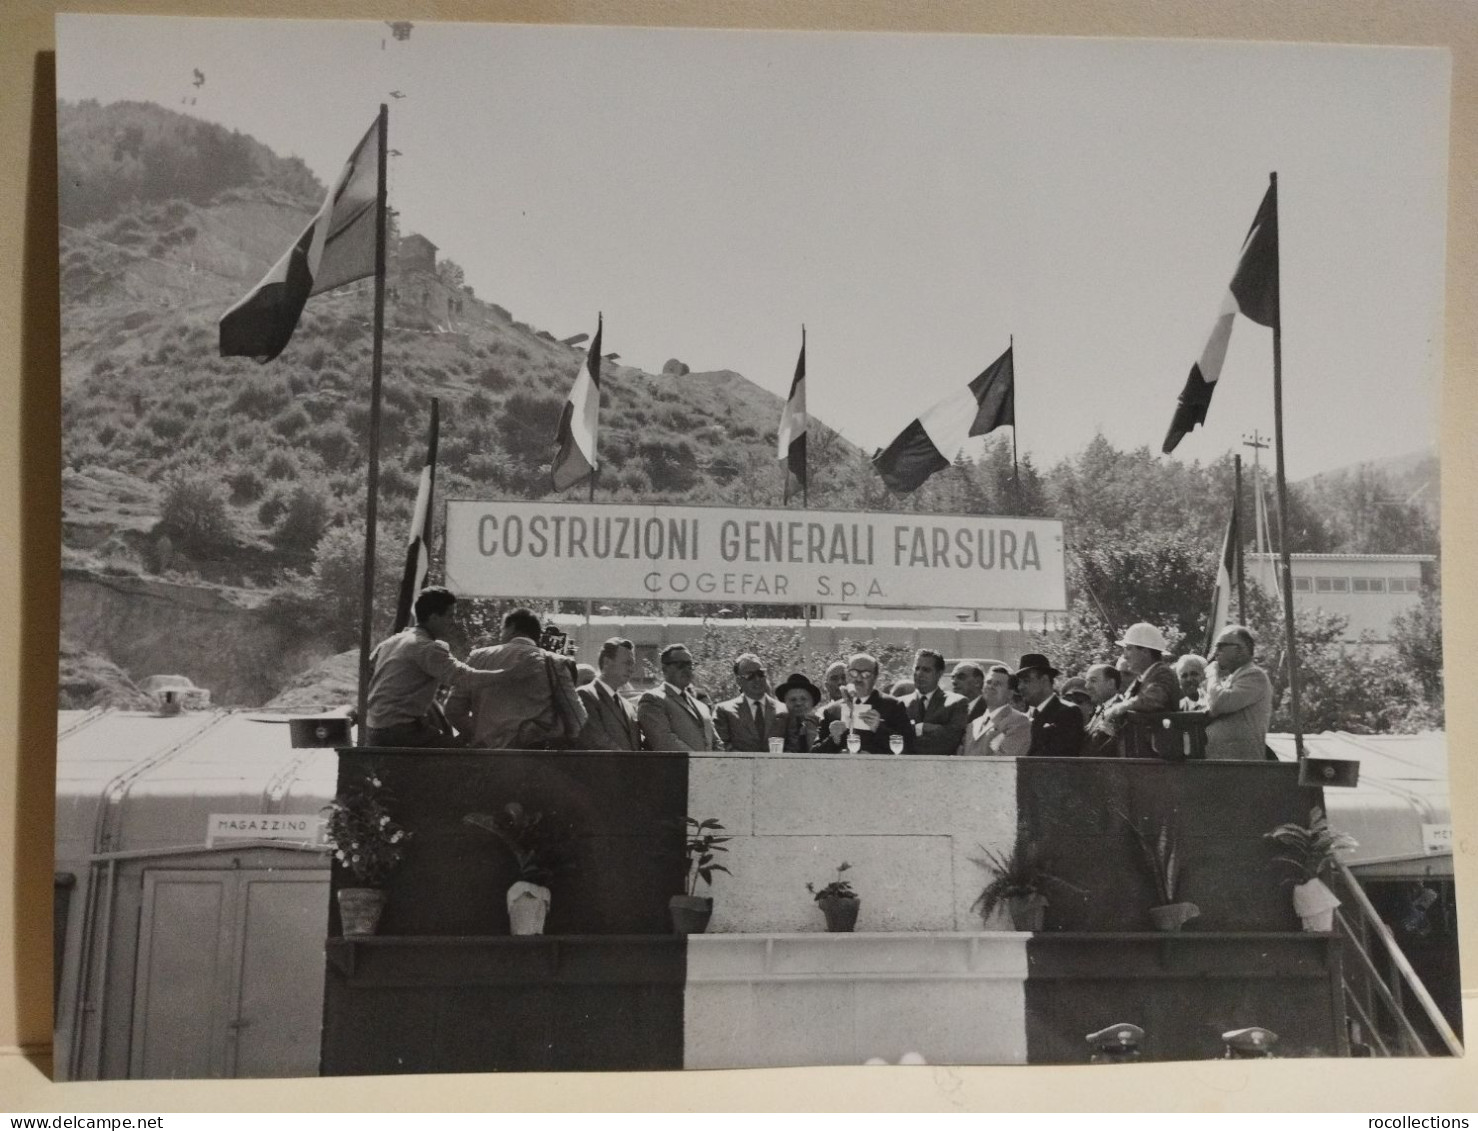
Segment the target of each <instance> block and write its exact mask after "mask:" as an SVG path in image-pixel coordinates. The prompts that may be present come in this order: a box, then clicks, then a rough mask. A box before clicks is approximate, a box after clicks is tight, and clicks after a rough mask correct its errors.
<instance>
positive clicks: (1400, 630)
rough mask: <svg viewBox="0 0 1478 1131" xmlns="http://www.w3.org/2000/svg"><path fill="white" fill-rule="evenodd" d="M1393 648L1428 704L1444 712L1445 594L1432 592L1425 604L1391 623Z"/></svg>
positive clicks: (1433, 590) (1427, 594)
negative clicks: (1443, 611)
mask: <svg viewBox="0 0 1478 1131" xmlns="http://www.w3.org/2000/svg"><path fill="white" fill-rule="evenodd" d="M1391 644H1392V646H1393V647H1394V648H1395V649H1396V655H1397V657H1398V658H1399V659H1400V661H1401V665H1402V667H1403V668H1404V669H1405V671H1406V672H1407V674H1408V675H1410V676H1411V678H1412V679H1414V680H1416V682H1417V684H1418V685H1419V686H1420V687H1421V689H1422V694H1423V695H1424V696H1425V697H1426V699H1427V702H1428V703H1430V704H1434V705H1436V706H1438V707H1439V708H1440V706H1441V704H1442V701H1443V678H1442V594H1441V591H1440V590H1436V589H1429V590H1427V592H1425V593H1423V594H1422V601H1421V604H1420V605H1418V606H1416V608H1414V609H1411V610H1410V611H1408V612H1404V613H1400V614H1398V615H1397V616H1396V617H1395V619H1394V620H1392V621H1391Z"/></svg>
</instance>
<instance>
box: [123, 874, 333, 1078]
mask: <svg viewBox="0 0 1478 1131" xmlns="http://www.w3.org/2000/svg"><path fill="white" fill-rule="evenodd" d="M328 875H329V874H328V871H327V870H320V869H281V870H277V871H259V870H235V869H232V870H225V869H221V870H206V869H200V870H192V869H170V870H165V869H149V870H147V871H145V872H144V898H143V906H142V907H141V909H140V916H139V950H138V962H137V967H136V971H137V973H136V978H135V982H134V1009H133V1041H132V1045H131V1049H130V1057H129V1076H130V1077H133V1078H135V1079H138V1078H143V1079H160V1078H166V1079H167V1078H177V1079H202V1078H212V1077H229V1076H253V1077H255V1076H312V1075H316V1074H317V1071H318V1040H319V1028H320V1025H321V1023H322V1012H323V939H324V936H325V935H326V934H327V931H328V921H327V920H328Z"/></svg>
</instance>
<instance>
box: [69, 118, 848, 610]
mask: <svg viewBox="0 0 1478 1131" xmlns="http://www.w3.org/2000/svg"><path fill="white" fill-rule="evenodd" d="M59 122H60V123H61V125H60V127H59V133H60V146H61V160H62V164H63V167H64V168H67V169H70V170H82V171H84V173H83V174H79V176H78V177H77V178H76V179H75V182H74V190H73V191H72V193H71V195H70V196H69V193H68V192H64V193H63V196H64V203H63V214H64V227H63V230H62V236H61V260H62V308H63V327H64V330H63V342H62V355H63V361H62V374H63V384H64V390H65V408H64V421H63V426H64V440H63V446H64V465H65V468H66V476H65V479H64V505H65V512H66V513H65V531H66V537H65V542H66V546H67V548H68V551H69V560H71V561H72V562H73V563H78V561H79V558H78V555H84V554H91V553H92V552H93V551H97V552H98V553H100V554H101V557H102V559H105V560H107V561H110V562H111V563H112V564H113V566H114V567H116V568H127V565H128V562H129V560H130V558H131V559H132V560H133V561H134V562H135V564H136V566H137V568H139V569H142V570H144V571H146V572H153V571H162V570H167V569H170V568H175V569H178V570H193V571H195V572H198V573H200V574H201V575H202V576H206V577H208V578H210V579H212V580H218V581H224V582H229V583H233V584H249V585H259V586H269V585H272V584H273V583H274V582H275V580H276V578H277V575H278V574H279V573H280V572H281V571H282V570H284V569H299V570H301V569H305V568H307V566H308V565H309V564H310V563H311V560H312V551H313V549H314V546H315V545H316V544H317V543H318V541H319V539H320V537H321V536H322V535H323V534H324V533H325V532H326V531H327V530H329V529H331V528H333V527H335V526H344V527H351V528H353V527H357V526H359V525H360V524H361V523H362V517H361V516H362V514H363V492H364V486H363V483H364V470H363V469H364V464H365V458H366V442H367V433H368V417H369V406H368V396H367V388H368V383H369V366H370V338H371V335H370V326H369V319H370V315H371V298H370V287H369V285H368V283H361V284H358V285H356V286H354V287H350V288H345V289H344V290H341V291H339V292H336V293H333V294H330V295H323V296H319V297H317V298H315V299H314V300H313V301H312V302H311V303H310V304H309V306H308V308H307V311H306V312H305V314H304V317H303V320H302V322H301V324H300V326H299V328H298V331H297V333H296V335H295V336H294V338H293V341H292V343H291V345H290V346H289V347H288V349H287V351H286V352H285V353H284V354H283V355H282V356H281V357H280V358H278V359H277V360H276V361H274V362H273V363H271V364H270V365H267V366H259V365H257V364H256V363H254V362H251V361H248V360H243V359H237V358H229V359H226V358H220V357H218V356H217V350H216V330H215V325H216V320H217V319H218V318H219V316H220V314H221V313H222V312H223V311H224V310H225V309H226V308H227V307H228V306H229V305H230V304H231V303H233V302H234V301H235V300H236V299H237V298H239V297H240V296H241V295H242V294H243V293H245V292H246V291H247V290H248V289H249V288H250V287H251V286H252V285H253V284H254V283H255V282H256V281H257V280H258V279H259V278H260V276H261V275H262V273H263V272H264V271H265V270H266V269H267V267H268V266H269V265H270V263H271V262H272V260H274V259H275V258H276V257H277V256H278V255H279V254H281V252H282V250H283V248H284V247H285V246H286V245H287V243H288V242H290V240H291V238H292V237H293V236H294V235H295V234H296V233H297V232H298V231H299V230H300V229H301V227H302V225H303V224H304V223H305V222H306V220H307V218H308V216H309V215H310V214H311V209H312V207H313V205H314V204H315V203H316V201H315V200H314V198H313V196H314V192H315V191H316V190H317V186H316V184H314V183H313V182H312V181H311V178H307V177H306V171H305V170H303V169H302V167H301V163H300V162H296V161H295V160H283V159H280V158H277V157H275V156H274V155H272V154H271V153H270V152H269V151H266V150H265V149H264V148H263V147H261V146H259V145H258V144H257V143H256V142H254V141H252V140H251V139H249V138H244V137H242V136H241V135H233V134H227V133H226V131H224V130H220V129H219V128H218V127H214V126H209V125H207V124H205V123H200V122H196V121H194V120H193V119H189V118H186V117H185V116H183V115H179V114H175V113H173V112H172V111H167V110H163V109H161V108H159V107H144V106H139V105H137V104H119V105H116V106H105V107H100V106H97V105H96V104H85V105H83V106H81V107H76V106H68V105H66V104H63V105H62V107H61V108H60V110H59ZM111 135H117V137H118V138H120V139H121V140H119V141H118V142H117V144H116V145H115V146H113V147H112V148H109V146H108V145H107V144H106V139H107V138H108V137H109V136H111ZM212 155H215V157H216V158H217V159H216V160H214V161H212ZM221 155H225V156H221ZM207 166H209V167H210V168H211V170H212V176H211V177H209V178H206V177H205V176H204V173H203V172H202V170H203V169H204V168H205V167H207ZM107 184H111V185H112V186H113V192H112V195H108V194H107V193H105V192H104V191H103V189H102V187H100V186H101V185H107ZM69 221H79V222H75V223H74V222H69ZM452 250H453V251H454V250H455V249H452ZM428 266H429V264H424V263H420V262H416V263H410V262H409V261H408V262H406V263H402V262H401V261H399V260H398V259H393V260H392V273H391V277H390V279H389V287H388V302H387V324H388V329H387V334H386V341H385V368H384V399H383V412H384V417H383V423H382V444H383V446H382V484H381V487H382V496H381V514H382V516H383V522H384V525H385V527H386V529H385V530H384V531H383V532H382V534H383V535H384V536H388V537H391V538H392V539H393V540H395V541H399V539H400V538H401V537H403V531H404V523H405V519H406V517H407V515H408V511H409V507H410V505H411V502H412V499H413V494H414V487H415V480H416V475H417V473H418V471H419V466H420V463H421V462H422V460H423V459H424V443H425V440H424V437H425V429H426V422H427V419H428V414H429V403H430V399H431V398H432V397H433V396H435V397H439V398H441V402H442V404H441V407H442V434H441V466H440V471H439V476H440V477H439V480H438V488H439V491H440V492H441V493H442V495H443V496H444V497H453V496H473V497H477V496H481V497H517V498H526V497H541V496H543V495H545V494H546V493H547V491H548V462H549V457H550V454H551V441H552V437H553V435H554V432H555V427H556V424H557V421H558V417H559V413H560V410H561V408H562V407H563V404H564V399H565V397H566V395H567V393H568V390H569V387H570V384H571V382H572V381H573V379H574V375H575V373H576V372H577V370H578V368H579V366H580V365H581V363H582V360H583V357H584V352H583V350H582V349H580V348H576V347H570V346H566V345H562V344H560V343H559V342H557V341H556V340H554V336H553V335H552V334H550V333H548V332H547V331H543V330H540V329H537V328H535V327H532V326H529V325H527V324H525V323H523V322H520V321H517V320H515V318H514V317H513V316H512V314H510V313H509V311H508V310H507V309H505V308H504V307H502V306H500V305H497V304H496V303H492V302H487V301H483V300H482V299H480V298H478V297H477V296H475V295H473V294H472V293H471V292H470V291H469V290H468V289H467V288H465V287H462V286H459V285H457V282H458V280H459V279H460V270H459V269H457V268H456V267H455V264H453V263H450V262H448V261H447V260H446V258H445V257H443V258H442V260H441V262H439V263H437V264H436V265H435V269H434V270H428V269H426V268H427V267H428ZM570 329H571V328H561V331H562V332H563V333H566V334H568V333H569V332H570ZM780 409H781V403H780V401H779V399H778V398H776V397H775V396H773V395H772V394H770V393H768V392H766V391H764V390H762V389H760V388H759V387H758V386H756V385H754V384H753V383H751V382H749V381H748V380H746V379H745V378H744V377H742V376H741V375H739V374H736V373H733V372H729V371H723V372H716V373H689V374H685V375H682V376H678V375H675V374H671V375H668V374H664V375H656V374H649V373H645V372H643V371H641V370H638V369H634V368H630V367H626V366H622V365H619V364H614V363H609V362H608V363H607V364H606V366H605V368H604V371H603V394H602V419H601V429H602V432H601V457H602V462H603V469H602V476H601V480H600V484H599V488H600V489H599V493H598V497H601V498H614V499H644V500H650V501H683V502H711V503H749V502H759V501H771V500H773V498H774V497H775V495H776V494H777V493H778V488H779V470H778V467H777V464H776V461H775V459H774V455H773V445H774V434H775V427H776V424H777V422H778V419H779V415H780ZM836 442H837V443H840V441H836ZM844 446H845V447H848V448H850V446H849V445H844ZM172 483H176V484H178V483H188V485H189V487H190V489H191V490H192V491H193V492H194V493H195V496H196V497H195V498H194V500H193V505H194V506H195V507H196V509H197V510H198V509H199V508H201V507H210V506H213V505H216V502H221V501H223V502H224V516H225V520H226V521H225V523H224V525H221V524H218V525H221V529H219V530H217V531H216V532H215V535H214V536H213V537H212V538H201V537H197V535H198V534H199V533H200V532H199V531H192V529H191V528H190V525H189V523H188V521H187V522H185V523H183V524H182V523H181V522H178V521H174V520H170V519H167V520H166V521H165V522H164V524H163V525H162V526H159V525H157V524H158V522H159V519H160V518H162V517H165V515H164V512H165V510H166V506H165V500H166V492H167V490H168V488H169V486H170V484H172ZM212 496H214V499H215V502H212V499H211V497H212ZM161 534H164V535H170V536H171V537H170V538H169V540H168V544H167V545H164V546H161V545H160V535H161ZM212 541H213V542H214V543H215V544H213V545H210V544H206V543H207V542H212ZM94 564H98V563H97V562H96V561H95V563H94Z"/></svg>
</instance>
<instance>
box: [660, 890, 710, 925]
mask: <svg viewBox="0 0 1478 1131" xmlns="http://www.w3.org/2000/svg"><path fill="white" fill-rule="evenodd" d="M667 913H668V914H669V915H671V916H672V933H673V934H675V935H701V934H702V933H703V932H704V931H706V930H708V920H709V919H711V918H713V897H712V896H708V895H675V896H673V897H672V898H671V899H669V900H668V901H667Z"/></svg>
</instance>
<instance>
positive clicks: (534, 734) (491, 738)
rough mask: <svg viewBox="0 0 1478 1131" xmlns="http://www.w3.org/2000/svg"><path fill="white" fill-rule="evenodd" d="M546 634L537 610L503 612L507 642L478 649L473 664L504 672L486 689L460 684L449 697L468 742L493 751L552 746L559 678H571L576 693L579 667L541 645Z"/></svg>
mask: <svg viewBox="0 0 1478 1131" xmlns="http://www.w3.org/2000/svg"><path fill="white" fill-rule="evenodd" d="M543 635H544V629H543V626H542V625H541V624H540V623H539V618H538V616H537V615H536V614H535V613H534V612H533V610H532V609H513V610H512V611H511V612H508V613H505V614H504V616H503V632H502V636H501V637H500V639H501V643H499V644H496V645H493V646H491V647H484V648H477V649H474V651H473V653H472V655H470V656H468V657H467V663H468V665H469V666H470V667H474V668H481V669H485V670H492V669H501V672H502V674H501V675H500V676H499V677H498V678H497V679H495V680H493V681H492V682H491V683H488V684H485V685H484V686H482V687H477V688H470V689H467V690H463V689H462V688H461V687H458V688H457V689H456V690H455V691H453V693H452V696H451V698H450V699H449V700H447V705H446V713H447V718H448V719H449V720H451V723H452V725H453V726H455V727H456V728H457V730H458V731H460V732H461V733H462V735H463V736H464V737H465V738H466V739H467V745H469V746H478V747H482V748H484V749H487V750H537V749H542V748H543V747H545V746H547V745H550V742H549V740H548V736H549V735H551V734H552V733H554V732H555V731H556V729H557V725H558V719H557V715H556V706H555V699H554V696H555V681H556V679H558V678H559V677H560V675H561V674H563V675H565V676H568V677H569V679H570V693H571V694H572V695H573V692H574V671H573V665H572V664H571V662H570V661H569V660H567V659H565V658H564V657H563V656H558V657H556V656H549V654H548V653H547V652H545V651H544V649H542V648H540V647H539V642H540V638H541V637H542V636H543ZM546 657H547V659H548V660H552V661H553V664H550V663H548V662H547V660H546Z"/></svg>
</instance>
